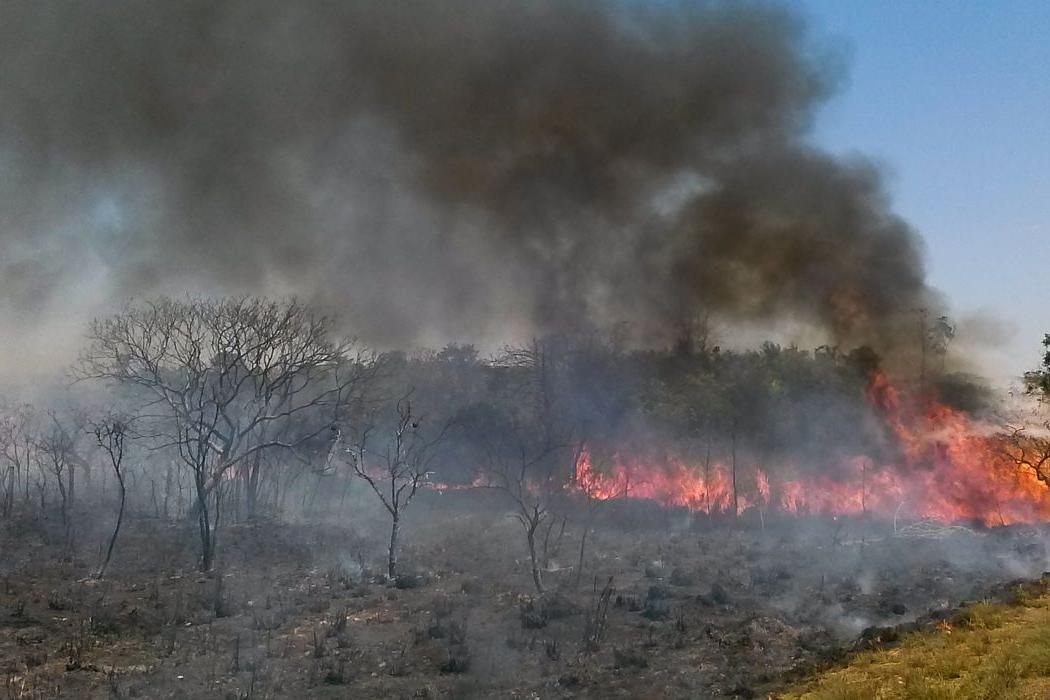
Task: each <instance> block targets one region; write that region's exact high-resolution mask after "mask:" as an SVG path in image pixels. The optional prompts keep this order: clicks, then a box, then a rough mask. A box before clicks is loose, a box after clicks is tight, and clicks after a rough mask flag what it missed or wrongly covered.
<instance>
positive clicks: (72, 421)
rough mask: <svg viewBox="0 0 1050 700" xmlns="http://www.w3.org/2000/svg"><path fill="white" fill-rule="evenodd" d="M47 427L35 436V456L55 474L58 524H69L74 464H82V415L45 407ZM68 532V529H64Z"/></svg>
mask: <svg viewBox="0 0 1050 700" xmlns="http://www.w3.org/2000/svg"><path fill="white" fill-rule="evenodd" d="M47 416H48V427H47V428H46V429H43V430H41V433H40V435H39V437H38V438H37V445H36V447H37V453H38V460H39V462H40V465H41V467H42V468H44V469H47V470H48V471H49V472H51V474H52V475H53V476H54V477H55V483H56V484H57V486H58V492H59V496H60V497H61V499H62V502H61V508H62V510H61V514H62V524H63V525H64V526H66V527H67V529H68V527H69V516H70V514H69V511H70V510H71V509H72V508H73V506H74V505H75V503H76V485H77V480H76V474H77V467H78V466H82V465H85V464H86V462H85V460H84V459H83V457H81V455H80V452H79V449H78V445H77V440H78V438H79V437H80V436H81V435H82V432H83V429H84V423H85V421H84V417H83V415H82V414H80V413H79V412H75V411H74V412H70V413H69V415H67V416H64V417H62V418H60V417H59V415H58V413H57V411H55V410H54V409H51V410H48V412H47ZM67 534H68V533H67Z"/></svg>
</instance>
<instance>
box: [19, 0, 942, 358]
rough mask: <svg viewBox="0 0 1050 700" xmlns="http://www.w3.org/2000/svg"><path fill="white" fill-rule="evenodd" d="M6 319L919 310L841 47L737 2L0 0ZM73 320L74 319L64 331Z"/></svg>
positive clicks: (378, 321) (860, 317) (912, 247)
mask: <svg viewBox="0 0 1050 700" xmlns="http://www.w3.org/2000/svg"><path fill="white" fill-rule="evenodd" d="M0 61H2V63H0V65H2V66H3V69H2V70H0V104H2V105H3V109H2V110H0V237H2V238H0V241H2V245H3V250H4V253H3V257H2V261H0V273H2V280H0V285H2V291H3V295H4V296H3V299H4V301H3V304H4V307H3V308H2V309H0V313H2V314H3V319H0V320H5V321H6V322H7V323H8V324H12V325H13V326H14V327H19V324H21V327H24V328H27V329H28V328H29V327H30V326H34V325H39V324H46V323H47V322H48V320H49V319H50V320H52V321H53V320H54V319H59V320H60V321H61V325H62V327H65V326H66V325H68V321H69V320H70V319H69V317H70V316H71V315H73V314H72V312H71V309H73V310H76V309H80V308H84V309H89V308H99V307H98V305H99V304H103V305H104V304H107V303H112V302H113V301H115V300H119V299H122V298H124V297H127V296H129V295H135V296H143V295H148V294H153V293H158V292H168V293H180V292H182V291H184V290H187V289H189V290H192V291H205V292H209V293H222V292H263V293H297V294H300V295H302V296H305V297H308V298H310V299H314V300H317V301H319V302H323V303H326V304H330V305H331V306H333V307H334V308H335V309H336V310H337V311H338V312H339V313H340V315H341V317H342V318H344V319H345V320H346V321H347V322H348V324H349V325H350V326H351V327H352V328H353V329H354V330H355V331H356V332H358V333H359V334H360V335H361V336H362V337H363V338H365V339H367V340H369V341H371V342H375V343H411V342H435V341H436V342H440V341H441V340H444V339H448V338H452V337H457V336H458V337H464V336H465V337H467V338H469V339H480V338H484V337H490V338H495V337H501V336H502V337H507V336H509V335H513V334H521V333H528V332H533V331H535V330H545V329H552V328H562V327H573V326H579V325H581V324H597V325H602V324H607V323H615V322H619V321H628V322H630V323H631V324H632V326H633V327H634V328H636V329H637V330H638V331H639V332H644V333H647V334H652V335H651V337H652V338H653V339H655V340H657V341H658V342H662V341H663V340H664V339H665V338H666V337H667V336H668V335H669V334H673V333H674V332H675V330H674V329H676V328H678V327H679V326H680V324H681V322H682V321H683V319H684V318H687V317H691V316H693V315H696V314H700V313H703V314H708V313H713V314H716V315H724V316H729V317H738V316H739V317H746V318H749V319H768V318H779V317H790V318H797V319H800V320H802V321H806V322H809V323H814V324H817V325H819V326H820V327H823V328H825V329H827V330H828V331H829V332H830V333H831V334H832V335H833V336H835V337H836V338H840V339H848V340H850V341H863V340H879V339H880V338H882V339H884V338H885V337H886V333H885V329H886V328H889V327H890V326H892V325H893V324H895V323H897V319H898V318H899V317H900V315H901V314H902V313H904V312H908V311H909V310H910V308H913V307H915V306H917V305H920V304H927V303H929V302H928V300H927V299H926V297H927V295H928V291H927V290H926V287H925V284H924V278H923V269H922V265H921V258H920V254H919V246H918V243H917V239H916V236H915V235H914V233H913V232H912V231H911V230H910V229H909V228H908V226H907V225H906V224H905V223H904V222H902V221H901V220H900V219H898V218H897V217H896V216H894V215H893V213H892V212H891V211H890V209H889V207H888V204H887V202H886V197H885V194H884V192H883V189H882V185H881V183H880V178H879V175H878V173H877V172H876V171H875V170H874V169H873V168H871V167H870V166H868V165H865V164H863V163H841V162H838V161H836V160H834V159H832V158H830V157H829V156H827V155H825V154H822V153H820V152H818V151H816V150H814V149H813V148H812V147H810V146H808V145H807V143H806V135H807V130H808V127H809V125H810V122H811V118H812V116H813V112H814V110H815V109H816V108H817V107H818V106H819V105H820V104H821V102H822V101H823V99H824V98H826V97H827V96H828V95H829V94H830V93H831V92H832V90H833V88H834V87H835V85H836V83H837V80H838V78H839V76H840V70H839V69H840V63H839V61H838V60H836V58H835V56H834V55H833V54H831V53H829V52H826V51H823V52H822V51H820V50H818V49H817V48H815V45H814V43H813V42H812V41H810V40H809V38H808V37H807V35H806V32H805V28H804V26H803V24H802V23H801V22H800V21H799V20H798V18H796V17H794V16H793V15H792V14H791V13H788V12H786V11H784V10H782V9H779V8H777V7H774V6H771V5H766V4H757V3H756V4H751V3H732V4H729V3H724V4H723V3H708V2H693V3H686V2H681V3H675V2H644V3H643V2H637V3H628V2H583V1H575V0H561V1H555V0H537V1H525V0H520V1H514V2H511V1H509V0H485V1H484V2H482V1H479V0H472V1H467V0H444V1H442V2H429V1H427V2H424V1H422V0H419V1H412V2H406V1H403V2H399V1H395V0H391V1H388V2H378V1H377V2H364V1H362V2H351V3H342V2H302V3H289V2H285V1H283V0H282V1H281V2H277V1H276V0H235V1H229V2H213V1H211V0H209V1H208V2H200V1H199V2H190V1H187V2H168V1H167V0H165V1H160V0H153V1H149V0H125V1H123V2H121V1H119V0H113V1H111V2H106V3H78V2H54V3H38V2H7V3H3V5H0ZM79 330H80V329H79V328H77V331H79Z"/></svg>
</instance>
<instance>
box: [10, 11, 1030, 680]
mask: <svg viewBox="0 0 1050 700" xmlns="http://www.w3.org/2000/svg"><path fill="white" fill-rule="evenodd" d="M0 38H2V39H3V41H0V59H2V60H3V62H4V65H5V66H8V67H10V69H9V70H4V71H2V72H0V101H2V103H3V104H4V113H3V115H2V116H0V166H2V168H3V172H4V174H5V177H3V178H0V205H2V206H0V211H2V214H0V243H2V244H3V248H4V255H3V257H2V258H0V291H2V292H3V296H2V299H3V301H0V327H2V329H3V330H4V331H10V332H7V333H6V334H5V340H8V339H10V342H5V343H4V344H3V346H2V347H0V360H2V361H3V366H2V367H0V369H3V370H4V371H3V375H4V376H5V377H8V376H17V375H19V374H20V373H21V372H23V371H28V370H34V371H36V372H37V374H35V375H34V377H37V379H34V381H33V382H31V383H30V385H29V386H28V387H25V386H23V387H15V388H12V390H11V391H10V392H7V398H6V399H5V400H4V402H3V404H2V405H0V519H2V523H0V525H2V527H0V543H2V544H3V548H4V549H3V552H4V556H3V557H2V558H0V628H2V632H3V634H0V680H3V682H4V688H5V690H6V692H7V696H8V697H12V698H15V697H17V698H38V697H40V698H42V697H63V696H64V697H76V698H80V697H89V696H95V697H100V696H107V697H125V696H149V697H180V698H181V697H201V698H212V697H226V698H271V697H272V698H277V697H296V696H300V697H304V696H309V697H322V696H325V695H328V696H331V697H343V696H345V695H347V694H348V693H349V694H353V695H354V696H360V697H399V698H405V697H415V698H436V697H450V698H464V697H485V698H489V697H523V696H524V695H526V694H528V696H529V697H573V696H580V697H615V696H623V697H646V696H651V697H689V698H692V697H708V696H713V695H723V696H734V697H754V696H755V695H756V694H757V693H760V692H765V691H771V692H772V691H773V690H775V689H776V688H778V687H780V686H781V685H782V684H783V682H784V680H785V678H788V677H790V675H791V674H797V673H801V672H803V671H805V670H806V669H808V668H811V667H812V666H813V665H815V664H820V663H825V662H827V661H828V660H829V659H832V658H835V657H836V656H837V655H839V654H841V653H843V652H844V651H847V650H849V649H851V648H855V647H856V646H858V645H860V646H879V645H882V644H884V643H888V642H889V641H891V640H892V639H893V638H896V637H895V636H896V635H897V634H898V631H899V627H900V626H901V625H912V626H916V627H919V626H923V625H926V624H937V623H943V622H944V620H945V619H946V618H947V617H949V616H950V612H949V611H950V610H951V609H952V608H953V607H954V606H955V605H957V604H958V603H960V602H961V601H963V600H965V599H970V598H974V597H978V596H985V595H989V592H990V591H995V590H998V587H1000V586H1002V585H1003V583H1004V582H1005V581H1006V580H1008V579H1010V578H1014V577H1023V576H1033V575H1035V574H1038V573H1039V572H1041V571H1042V570H1043V569H1044V568H1047V564H1048V561H1050V560H1048V556H1047V549H1046V530H1045V527H1046V523H1047V521H1048V520H1050V492H1048V478H1050V466H1048V465H1050V437H1047V436H1048V434H1050V427H1048V424H1047V423H1045V422H1044V421H1043V420H1042V419H1040V418H1039V416H1041V415H1042V414H1041V413H1040V411H1042V409H1043V407H1042V406H1041V405H1039V406H1035V408H1034V409H1032V407H1029V409H1032V410H1034V412H1031V413H1024V414H1022V413H1018V412H1017V411H1016V410H1015V407H1014V406H1005V405H1004V404H1003V402H1002V401H1001V400H1000V399H999V398H998V397H996V396H995V395H994V394H993V392H991V391H990V390H989V389H987V388H986V387H984V386H983V384H982V383H981V382H980V380H978V379H976V378H974V377H970V376H968V375H965V374H962V373H959V372H955V371H953V368H957V367H963V366H966V363H965V362H963V361H961V358H959V357H958V356H955V355H953V354H952V353H951V352H949V351H950V349H951V347H950V346H951V341H952V340H953V338H954V335H955V329H954V326H953V324H952V322H951V321H950V320H949V318H948V316H947V315H946V314H947V304H946V302H945V301H944V300H943V299H942V298H941V296H940V294H939V293H938V292H937V291H936V290H934V289H931V288H930V287H929V286H928V284H927V282H926V277H925V269H924V264H923V260H922V256H921V250H922V245H921V241H920V240H919V238H918V236H917V234H916V233H915V232H914V231H913V230H912V228H911V227H910V226H909V225H908V223H907V222H905V221H903V220H902V219H901V218H900V217H899V216H898V215H897V214H896V213H895V212H894V211H893V210H892V207H891V206H890V202H889V197H888V195H887V193H886V189H885V186H884V183H883V180H882V175H881V173H880V172H879V170H878V168H876V167H874V166H873V165H872V164H871V163H869V162H866V161H864V160H863V159H860V158H851V159H843V158H839V157H835V156H833V155H831V154H829V153H826V152H823V151H822V150H821V149H819V148H817V147H816V146H815V145H814V144H813V143H812V140H811V139H810V125H811V123H812V121H813V117H814V114H815V113H816V110H817V109H818V108H819V106H820V105H821V104H822V102H823V100H824V99H826V98H827V97H828V96H829V95H831V94H832V93H833V92H834V88H835V87H836V85H837V84H838V83H839V80H840V76H841V61H840V57H839V56H838V54H837V53H836V52H835V51H833V50H831V49H830V48H829V47H828V46H826V45H825V44H823V43H822V42H821V41H820V40H819V37H814V36H812V35H811V34H810V32H809V31H808V30H807V27H806V25H805V23H804V22H803V21H801V19H800V18H799V17H797V16H795V15H794V14H793V13H792V12H790V11H788V10H786V9H783V8H780V7H778V6H775V5H773V4H769V3H765V2H756V3H743V4H741V3H732V4H730V3H720V2H698V3H686V2H682V3H679V2H652V3H636V2H620V1H618V0H612V1H609V2H590V1H586V0H538V1H536V2H519V1H517V0H488V1H486V2H476V1H474V0H445V1H443V2H424V1H422V0H411V1H408V2H379V3H375V2H373V3H362V2H356V3H355V2H351V3H288V2H283V1H280V2H278V1H277V0H252V1H251V2H243V1H239V0H234V1H232V2H224V3H220V4H215V3H201V2H183V3H170V2H163V1H161V0H126V1H114V2H108V3H105V4H102V5H91V6H89V5H87V4H83V3H81V4H68V5H67V6H65V7H63V8H61V9H56V8H53V7H52V8H49V7H45V5H44V4H42V3H3V4H0ZM8 173H10V174H12V175H13V176H12V177H6V175H7V174H8ZM185 290H194V293H193V294H192V295H185ZM128 298H131V299H132V301H128V302H126V303H124V305H123V306H120V305H119V303H118V302H116V301H115V300H122V299H128ZM86 318H94V319H95V320H94V321H92V322H90V323H89V324H87V332H86V337H84V333H83V331H84V325H85V324H84V323H83V319H86ZM934 319H935V320H934ZM917 321H918V323H917ZM756 328H758V329H762V330H763V331H764V332H765V331H768V334H767V335H766V336H764V337H776V338H781V339H783V338H790V339H793V342H781V343H774V342H767V343H764V344H761V345H757V346H756V345H752V346H751V347H752V349H739V348H741V347H744V346H743V345H742V344H741V343H739V342H736V343H734V345H735V346H736V347H737V348H738V349H728V343H726V347H721V342H720V341H718V340H716V336H717V335H719V334H720V333H723V334H725V335H726V336H729V337H730V338H732V339H733V340H739V337H737V336H739V335H740V334H741V332H742V329H750V330H754V329H756ZM723 340H725V339H723ZM505 343H509V345H504V344H505ZM421 347H433V348H441V349H440V350H437V349H435V350H426V349H419V348H421ZM405 348H414V349H413V350H411V351H409V350H405ZM811 348H813V349H811ZM74 357H75V358H76V359H75V360H74V359H73V358H74ZM58 366H71V370H70V372H69V374H68V375H67V376H65V377H62V379H59V378H58V374H59V373H58V371H57V370H56V369H55V368H56V367H58ZM41 370H46V371H41ZM1048 376H1050V357H1048V359H1047V362H1046V366H1044V367H1043V368H1042V370H1040V371H1037V372H1034V373H1033V374H1032V375H1030V376H1029V377H1028V380H1029V384H1030V387H1031V395H1030V396H1029V397H1028V398H1031V399H1032V400H1033V402H1035V400H1036V399H1038V398H1042V397H1045V396H1047V395H1048V394H1050V383H1048V380H1047V377H1048ZM66 380H69V381H66ZM16 383H17V382H16ZM1033 405H1034V403H1033ZM7 632H10V634H8V633H7Z"/></svg>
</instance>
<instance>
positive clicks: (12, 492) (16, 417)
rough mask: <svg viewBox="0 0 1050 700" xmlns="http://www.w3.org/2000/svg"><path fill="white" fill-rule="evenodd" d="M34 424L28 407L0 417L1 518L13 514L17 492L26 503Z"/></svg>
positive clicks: (35, 439) (35, 431) (36, 430)
mask: <svg viewBox="0 0 1050 700" xmlns="http://www.w3.org/2000/svg"><path fill="white" fill-rule="evenodd" d="M37 423H38V421H37V414H36V411H35V410H34V409H33V407H32V406H30V405H28V404H22V405H19V406H14V407H11V408H9V409H7V410H6V411H4V413H3V414H2V415H0V457H2V458H3V460H4V462H5V463H6V467H7V468H6V472H7V475H6V477H5V479H4V483H5V487H6V488H5V491H4V503H3V512H4V515H5V516H10V514H11V512H12V511H13V510H14V503H15V497H16V495H18V494H17V492H19V490H20V488H21V494H22V495H23V497H24V498H23V500H24V501H25V503H26V504H28V503H29V498H30V485H31V483H32V478H31V474H30V470H31V466H32V465H33V463H34V461H35V459H36V450H37V446H38V433H39V427H38V425H37ZM19 482H21V485H20V484H19Z"/></svg>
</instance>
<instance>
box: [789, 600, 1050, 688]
mask: <svg viewBox="0 0 1050 700" xmlns="http://www.w3.org/2000/svg"><path fill="white" fill-rule="evenodd" d="M781 697H783V698H797V699H799V700H802V699H804V700H861V699H865V700H867V699H869V698H875V699H877V700H892V699H897V698H902V699H904V698H907V699H908V700H912V699H918V700H941V699H945V700H947V699H948V698H951V699H952V700H960V699H962V700H968V699H970V698H982V699H983V698H987V699H988V700H991V699H993V698H996V699H997V698H1033V699H1034V698H1050V594H1047V593H1042V594H1041V595H1038V596H1024V597H1022V598H1020V600H1019V602H1018V604H1016V605H1003V604H979V605H974V606H972V607H970V608H969V609H968V610H967V611H966V612H965V613H963V614H962V615H961V616H959V617H957V618H956V621H955V622H954V623H950V624H949V623H943V624H941V625H939V626H938V627H936V628H934V629H931V630H926V631H921V632H914V633H912V634H909V635H907V636H906V637H904V639H903V641H902V642H901V644H900V645H899V646H897V647H895V648H893V649H889V650H885V651H872V652H865V653H861V654H858V655H856V656H854V657H853V658H852V659H851V660H850V661H849V663H848V665H847V666H845V667H844V668H839V669H834V670H829V671H825V672H824V673H822V674H820V675H819V676H817V677H816V678H815V679H813V680H811V681H809V682H808V683H806V684H804V685H802V686H800V687H799V688H797V689H795V690H793V691H791V692H789V693H786V694H784V695H783V696H781Z"/></svg>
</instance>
